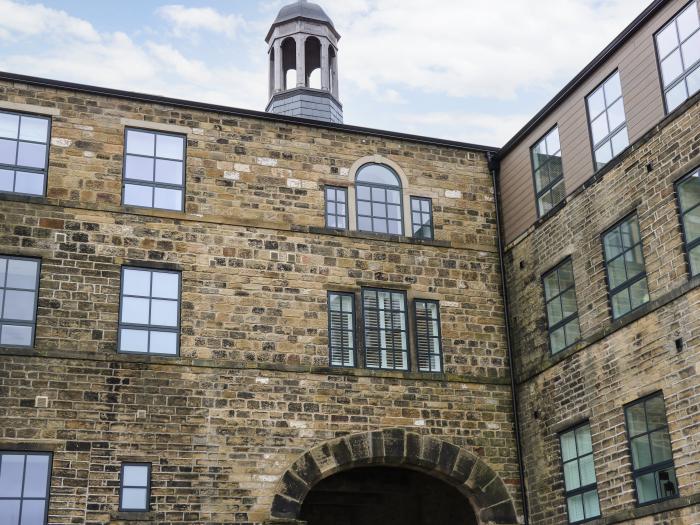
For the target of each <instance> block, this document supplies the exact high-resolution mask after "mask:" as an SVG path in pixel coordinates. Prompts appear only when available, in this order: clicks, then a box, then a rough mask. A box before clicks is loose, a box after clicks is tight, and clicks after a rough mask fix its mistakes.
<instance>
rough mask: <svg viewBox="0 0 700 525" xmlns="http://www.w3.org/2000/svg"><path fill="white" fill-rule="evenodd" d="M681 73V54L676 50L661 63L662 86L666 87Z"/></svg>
mask: <svg viewBox="0 0 700 525" xmlns="http://www.w3.org/2000/svg"><path fill="white" fill-rule="evenodd" d="M681 73H683V64H682V63H681V52H680V50H679V49H677V50H676V51H674V52H673V53H671V54H670V55H669V56H668V57H667V58H665V59H664V60H662V61H661V75H662V77H663V79H664V86H668V85H669V84H670V83H671V82H673V81H674V80H675V79H677V78H678V77H679V75H680V74H681Z"/></svg>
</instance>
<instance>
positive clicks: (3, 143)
mask: <svg viewBox="0 0 700 525" xmlns="http://www.w3.org/2000/svg"><path fill="white" fill-rule="evenodd" d="M16 160H17V142H15V141H14V140H5V139H0V164H11V165H13V166H14V165H15V164H16Z"/></svg>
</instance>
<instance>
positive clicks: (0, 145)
mask: <svg viewBox="0 0 700 525" xmlns="http://www.w3.org/2000/svg"><path fill="white" fill-rule="evenodd" d="M50 123H51V120H50V119H49V118H48V117H39V116H36V115H24V114H20V113H10V112H7V111H0V192H6V193H17V194H21V195H44V193H45V192H46V170H47V165H48V161H49V148H48V144H49V128H50Z"/></svg>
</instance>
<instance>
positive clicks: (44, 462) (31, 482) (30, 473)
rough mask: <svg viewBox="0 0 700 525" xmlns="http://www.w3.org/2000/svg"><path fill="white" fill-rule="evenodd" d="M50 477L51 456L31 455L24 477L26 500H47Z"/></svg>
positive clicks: (28, 458)
mask: <svg viewBox="0 0 700 525" xmlns="http://www.w3.org/2000/svg"><path fill="white" fill-rule="evenodd" d="M48 476H49V456H47V455H44V454H42V455H37V454H30V455H28V456H27V465H26V472H25V477H24V497H25V498H45V497H46V489H47V487H46V483H47V481H48Z"/></svg>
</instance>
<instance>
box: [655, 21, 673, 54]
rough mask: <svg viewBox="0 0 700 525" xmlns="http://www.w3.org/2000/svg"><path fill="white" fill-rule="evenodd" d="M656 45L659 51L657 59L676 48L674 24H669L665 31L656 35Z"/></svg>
mask: <svg viewBox="0 0 700 525" xmlns="http://www.w3.org/2000/svg"><path fill="white" fill-rule="evenodd" d="M656 44H657V46H658V49H659V57H660V58H664V57H665V56H666V55H668V54H669V53H670V52H671V51H672V50H673V49H675V48H676V47H678V35H677V33H676V24H675V23H671V24H669V25H668V26H667V27H666V29H664V30H663V31H661V32H660V33H659V34H658V35H656Z"/></svg>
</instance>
